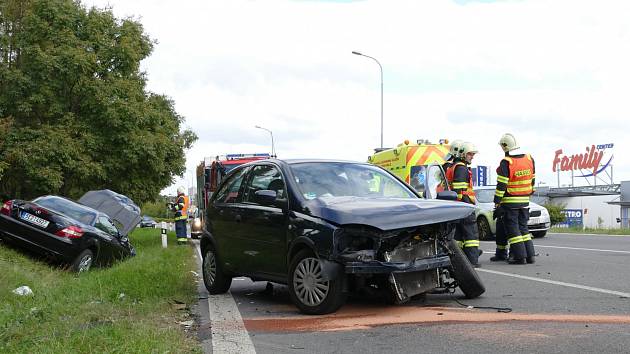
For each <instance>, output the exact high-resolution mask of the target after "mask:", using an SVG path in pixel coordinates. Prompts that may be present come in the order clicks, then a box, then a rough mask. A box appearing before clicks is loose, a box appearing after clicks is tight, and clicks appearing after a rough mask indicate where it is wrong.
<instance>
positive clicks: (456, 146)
mask: <svg viewBox="0 0 630 354" xmlns="http://www.w3.org/2000/svg"><path fill="white" fill-rule="evenodd" d="M463 144H464V141H463V140H459V139H458V140H455V141H453V142H452V143H451V148H450V149H449V150H448V153H449V155H451V156H452V157H459V154H460V153H461V152H462V151H461V149H462V145H463Z"/></svg>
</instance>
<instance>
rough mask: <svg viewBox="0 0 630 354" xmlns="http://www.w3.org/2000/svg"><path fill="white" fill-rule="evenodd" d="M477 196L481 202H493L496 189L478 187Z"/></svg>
mask: <svg viewBox="0 0 630 354" xmlns="http://www.w3.org/2000/svg"><path fill="white" fill-rule="evenodd" d="M475 196H476V197H477V201H478V202H479V203H493V202H494V189H477V190H476V191H475Z"/></svg>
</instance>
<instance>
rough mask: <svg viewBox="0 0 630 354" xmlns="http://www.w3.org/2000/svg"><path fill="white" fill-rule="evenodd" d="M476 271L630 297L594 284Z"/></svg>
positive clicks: (485, 270)
mask: <svg viewBox="0 0 630 354" xmlns="http://www.w3.org/2000/svg"><path fill="white" fill-rule="evenodd" d="M476 271H478V272H485V273H491V274H498V275H505V276H508V277H513V278H519V279H525V280H533V281H537V282H541V283H548V284H554V285H560V286H566V287H569V288H576V289H582V290H589V291H595V292H598V293H604V294H610V295H617V296H621V297H625V298H630V293H624V292H621V291H615V290H608V289H600V288H594V287H592V286H586V285H579V284H572V283H565V282H562V281H555V280H549V279H542V278H535V277H528V276H525V275H518V274H512V273H505V272H499V271H496V270H490V269H480V268H477V269H476Z"/></svg>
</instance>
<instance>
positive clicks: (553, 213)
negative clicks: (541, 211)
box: [543, 202, 567, 225]
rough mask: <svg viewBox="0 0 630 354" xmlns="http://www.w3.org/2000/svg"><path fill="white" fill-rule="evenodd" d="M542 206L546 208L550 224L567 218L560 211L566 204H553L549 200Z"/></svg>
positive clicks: (555, 223)
mask: <svg viewBox="0 0 630 354" xmlns="http://www.w3.org/2000/svg"><path fill="white" fill-rule="evenodd" d="M543 206H544V207H545V208H547V211H548V212H549V219H550V222H551V225H557V224H559V223H561V222H564V221H565V220H566V219H567V216H566V215H565V214H564V213H563V212H562V210H564V209H565V208H566V207H567V205H566V204H554V203H552V202H549V203H547V204H545V205H543Z"/></svg>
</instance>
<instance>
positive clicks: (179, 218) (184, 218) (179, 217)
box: [175, 215, 188, 220]
mask: <svg viewBox="0 0 630 354" xmlns="http://www.w3.org/2000/svg"><path fill="white" fill-rule="evenodd" d="M186 219H188V216H186V215H182V216H178V217H176V218H175V220H186Z"/></svg>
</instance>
